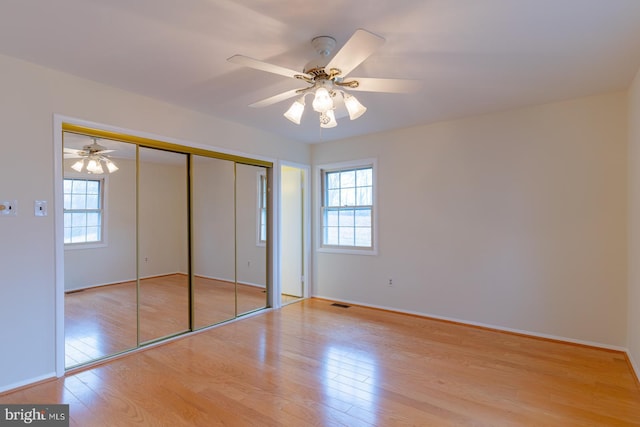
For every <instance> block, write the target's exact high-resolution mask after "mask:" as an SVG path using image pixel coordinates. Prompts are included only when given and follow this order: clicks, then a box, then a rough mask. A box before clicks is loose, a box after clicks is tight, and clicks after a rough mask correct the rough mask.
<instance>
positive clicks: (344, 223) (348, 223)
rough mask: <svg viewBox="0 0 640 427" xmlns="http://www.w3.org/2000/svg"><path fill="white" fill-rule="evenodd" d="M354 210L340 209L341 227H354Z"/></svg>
mask: <svg viewBox="0 0 640 427" xmlns="http://www.w3.org/2000/svg"><path fill="white" fill-rule="evenodd" d="M353 212H354V211H353V210H351V209H349V210H341V211H340V218H339V221H340V227H353V226H354V218H353Z"/></svg>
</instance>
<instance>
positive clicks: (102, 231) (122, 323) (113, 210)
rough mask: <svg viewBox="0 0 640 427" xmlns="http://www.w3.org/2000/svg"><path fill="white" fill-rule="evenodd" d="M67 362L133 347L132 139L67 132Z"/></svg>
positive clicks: (64, 187)
mask: <svg viewBox="0 0 640 427" xmlns="http://www.w3.org/2000/svg"><path fill="white" fill-rule="evenodd" d="M63 145H64V168H63V169H64V177H63V199H64V201H63V205H64V213H63V215H64V290H65V307H64V309H65V366H66V367H67V368H69V367H73V366H77V365H81V364H83V363H87V362H89V361H92V360H96V359H100V358H103V357H106V356H110V355H113V354H117V353H121V352H123V351H126V350H130V349H132V348H135V347H136V346H137V344H138V341H137V297H136V295H137V291H136V279H137V272H136V146H135V145H133V144H127V143H124V142H118V141H113V140H108V139H92V138H91V137H88V136H86V135H78V134H74V133H68V132H66V133H64V135H63Z"/></svg>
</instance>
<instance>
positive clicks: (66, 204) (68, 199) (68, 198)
mask: <svg viewBox="0 0 640 427" xmlns="http://www.w3.org/2000/svg"><path fill="white" fill-rule="evenodd" d="M64 209H71V195H70V194H65V195H64Z"/></svg>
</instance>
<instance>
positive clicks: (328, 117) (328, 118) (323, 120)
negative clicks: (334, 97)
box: [320, 110, 338, 129]
mask: <svg viewBox="0 0 640 427" xmlns="http://www.w3.org/2000/svg"><path fill="white" fill-rule="evenodd" d="M336 126H338V122H336V115H335V114H334V113H333V110H327V111H326V112H325V113H320V127H321V128H325V129H328V128H334V127H336Z"/></svg>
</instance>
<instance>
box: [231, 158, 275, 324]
mask: <svg viewBox="0 0 640 427" xmlns="http://www.w3.org/2000/svg"><path fill="white" fill-rule="evenodd" d="M260 174H263V175H264V176H265V180H264V181H263V182H264V183H265V186H264V187H263V189H264V199H263V200H264V206H265V214H266V208H267V206H266V195H267V184H268V182H267V180H266V168H264V167H260V166H253V165H245V164H240V163H237V164H236V271H237V287H236V292H237V301H238V302H237V304H238V307H237V312H238V314H243V313H248V312H251V311H255V310H258V309H260V308H264V307H266V305H267V287H266V284H267V248H266V245H260V244H256V236H258V235H259V234H260V227H261V224H260V222H259V221H256V200H260V198H261V197H262V195H261V192H262V188H261V187H260V185H256V176H260ZM258 182H260V181H258ZM265 220H266V216H265ZM265 232H266V223H265ZM265 237H266V236H265Z"/></svg>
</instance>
